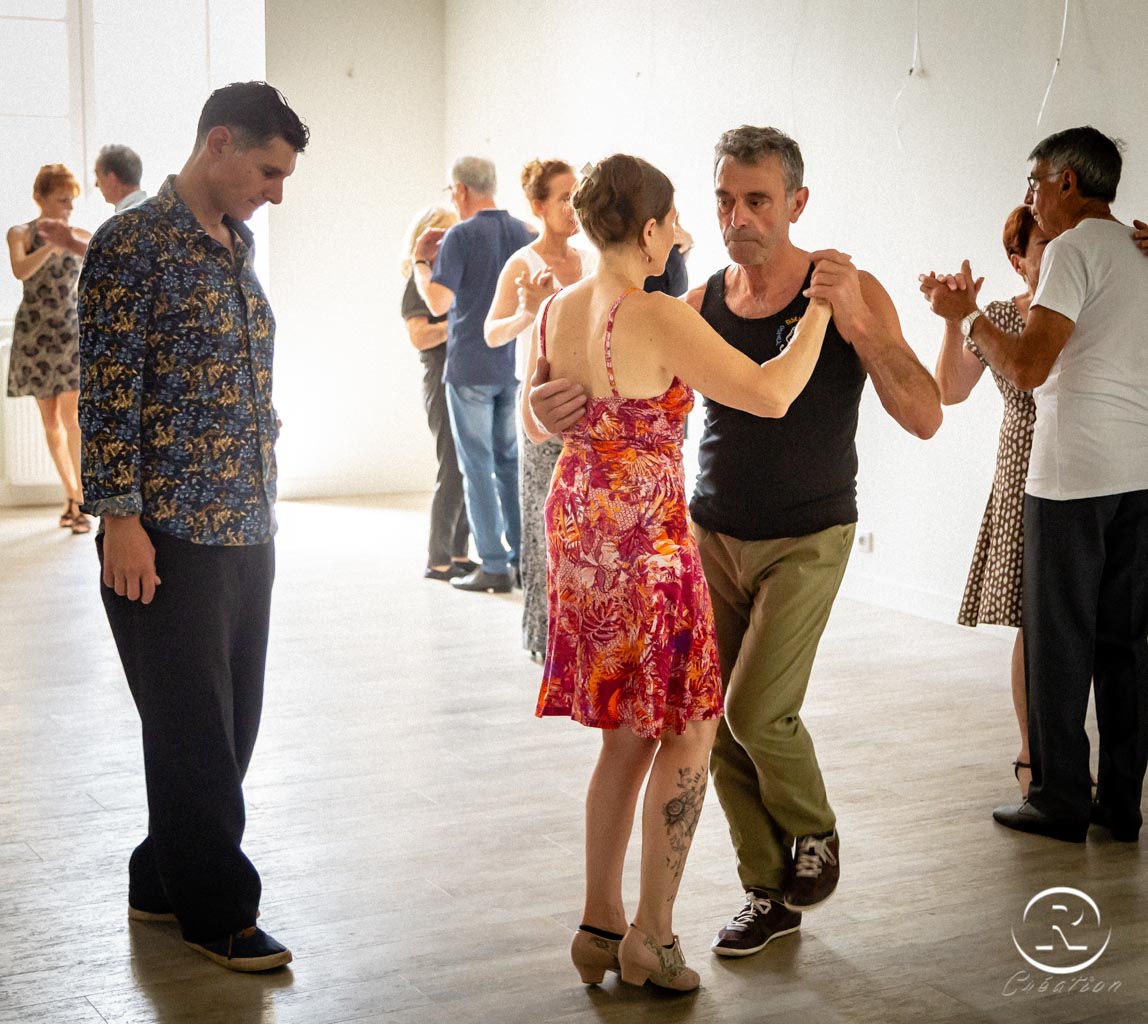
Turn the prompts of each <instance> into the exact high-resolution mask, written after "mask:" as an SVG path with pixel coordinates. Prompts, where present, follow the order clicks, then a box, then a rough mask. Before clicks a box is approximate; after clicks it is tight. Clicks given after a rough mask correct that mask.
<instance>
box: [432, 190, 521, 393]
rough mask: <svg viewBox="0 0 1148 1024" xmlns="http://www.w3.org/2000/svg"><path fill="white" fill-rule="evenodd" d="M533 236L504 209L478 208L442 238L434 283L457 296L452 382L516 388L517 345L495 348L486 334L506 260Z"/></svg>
mask: <svg viewBox="0 0 1148 1024" xmlns="http://www.w3.org/2000/svg"><path fill="white" fill-rule="evenodd" d="M534 238H535V235H534V233H533V232H532V231H531V230H530V229H529V228H528V227H527V226H526V225H525V224H524V223H523V222H522V221H520V220H519V219H518V218H517V217H512V216H510V214H509V213H507V212H506V211H505V210H479V211H478V213H476V214H475V215H474V216H473V217H471V218H470V219H469V220H464V221H463V222H462V223H461V224H456V225H455V226H454V227H452V228H451V229H450V230H449V231H448V232H447V233H446V235H445V236H444V237H443V240H442V245H441V246H440V247H439V251H438V256H437V257H436V258H435V262H434V273H433V274H431V280H432V281H434V282H435V283H436V284H441V285H442V286H443V287H444V288H449V289H450V290H451V291H452V292H454V302H452V303H451V307H450V309H449V310H448V311H447V320H446V328H447V334H446V370H445V371H444V373H443V380H445V381H446V382H447V383H448V384H500V385H501V384H513V383H514V381H515V380H516V377H515V374H514V344H515V343H514V342H513V341H512V342H510V343H509V344H508V345H503V346H501V347H500V348H491V347H490V346H489V345H487V343H486V339H485V338H484V337H483V334H482V325H483V324H484V323H485V321H486V314H487V313H489V312H490V306H491V303H492V302H494V293H495V290H496V289H497V286H498V275H499V274H500V273H501V272H502V268H503V266H504V265H505V264H506V261H507V260H508V259H510V257H511V255H512V254H514V253H516V252H517V251H518V250H519V249H521V248H522V247H523V246H524V245H526V244H527V243H529V242H532V241H534Z"/></svg>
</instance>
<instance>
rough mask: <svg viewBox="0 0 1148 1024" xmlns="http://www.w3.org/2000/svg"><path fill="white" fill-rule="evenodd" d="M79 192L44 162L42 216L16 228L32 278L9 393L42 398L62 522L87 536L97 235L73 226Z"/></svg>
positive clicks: (15, 259) (20, 268) (19, 252)
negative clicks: (80, 323)
mask: <svg viewBox="0 0 1148 1024" xmlns="http://www.w3.org/2000/svg"><path fill="white" fill-rule="evenodd" d="M79 194H80V186H79V183H78V182H77V181H76V179H75V177H74V176H73V175H72V172H71V171H69V170H68V169H67V168H66V167H65V166H64V165H63V164H47V165H46V166H44V167H41V168H40V173H39V174H37V175H36V181H35V183H34V185H33V186H32V198H33V199H34V200H35V201H36V205H37V206H39V207H40V216H39V217H37V218H36V219H35V220H34V221H31V222H30V223H28V224H17V225H16V226H15V227H13V228H10V229H9V230H8V255H9V258H10V260H11V263H12V273H13V274H15V275H16V278H17V280H20V281H23V282H24V297H23V299H22V301H21V302H20V308H19V309H17V310H16V324H15V327H14V328H13V331H12V353H11V357H10V359H9V362H8V395H9V396H10V397H18V396H20V395H31V396H32V397H34V398H35V399H36V404H37V405H38V406H39V408H40V417H41V419H42V420H43V421H44V435H45V437H46V438H47V441H48V451H49V452H50V453H51V455H52V461H53V462H54V463H55V465H56V471H57V472H58V473H59V474H60V482H61V483H62V484H63V485H64V493H65V495H66V497H67V501H68V504H67V507H66V508H65V509H64V513H63V515H61V516H60V526H62V527H67V528H69V529H71V531H72V532H73V533H87V532H88V531H89V530H90V529H91V522H90V521H89V520H88V517H87V516H85V515H84V513H83V512H81V511H80V503H81V501H83V497H82V495H81V491H80V424H79V420H78V418H77V415H76V402H77V399H78V397H79V390H80V348H79V330H78V327H77V322H76V280H77V278H78V277H79V274H80V263H81V262H82V260H83V256H84V251H85V250H86V249H87V247H88V239H89V238H91V235H90V234H89V233H88V232H87V231H83V230H81V229H79V228H73V227H71V226H70V225H69V224H68V220H69V218H70V217H71V215H72V202H73V200H75V198H76V197H77V196H78V195H79Z"/></svg>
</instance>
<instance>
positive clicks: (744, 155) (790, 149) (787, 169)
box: [714, 124, 805, 195]
mask: <svg viewBox="0 0 1148 1024" xmlns="http://www.w3.org/2000/svg"><path fill="white" fill-rule="evenodd" d="M724 156H728V157H729V158H730V159H731V160H736V161H737V162H738V163H739V164H759V163H761V161H762V160H764V159H765V158H766V157H769V156H775V157H777V159H778V160H780V161H781V173H782V174H783V175H784V176H785V192H786V194H787V195H793V193H794V192H796V191H797V190H798V189H799V188H801V186H802V184H803V182H804V180H805V161H804V160H802V159H801V149H800V148H799V147H798V145H797V143H796V142H794V141H793V139H791V138H790V137H789V136H788V135H786V134H785V132H783V131H779V130H778V129H777V128H755V127H754V126H753V125H751V124H743V125H742V126H741V127H740V128H731V129H730V130H729V131H726V132H722V135H721V138H720V139H718V141H717V145H716V146H714V174H717V168H718V164H719V163H721V159H722V157H724Z"/></svg>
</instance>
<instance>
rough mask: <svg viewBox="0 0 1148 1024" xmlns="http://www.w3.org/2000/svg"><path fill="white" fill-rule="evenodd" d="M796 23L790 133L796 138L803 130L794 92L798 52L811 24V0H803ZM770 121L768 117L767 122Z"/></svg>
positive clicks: (792, 54)
mask: <svg viewBox="0 0 1148 1024" xmlns="http://www.w3.org/2000/svg"><path fill="white" fill-rule="evenodd" d="M794 24H796V25H797V26H798V29H797V31H796V32H795V33H794V36H793V53H791V54H790V56H789V134H790V135H791V136H792V137H793V138H795V139H796V138H798V137H800V135H801V131H800V129H799V128H798V125H797V96H796V95H795V93H794V82H795V81H796V79H797V53H798V50H800V48H801V42H802V36H803V35H804V27H805V26H806V25H807V24H809V0H803V2H802V4H801V11H800V13H799V14H798V16H797V20H796V21H795V22H794ZM768 121H769V119H768V118H766V122H767V123H768Z"/></svg>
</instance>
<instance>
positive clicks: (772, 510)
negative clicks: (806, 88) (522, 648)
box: [686, 126, 941, 956]
mask: <svg viewBox="0 0 1148 1024" xmlns="http://www.w3.org/2000/svg"><path fill="white" fill-rule="evenodd" d="M803 171H804V168H803V165H802V160H801V152H800V150H799V149H798V147H797V144H796V143H795V142H794V141H793V140H792V139H790V138H789V137H788V136H786V135H784V134H783V133H782V132H779V131H777V130H775V129H772V128H752V127H749V126H742V127H741V128H737V129H734V130H732V131H729V132H726V133H725V134H724V135H723V136H722V137H721V140H720V141H719V142H718V145H717V147H716V150H715V166H714V179H715V186H716V189H715V191H716V196H717V212H718V222H719V224H720V226H721V229H722V234H723V237H724V239H725V243H726V248H727V249H728V251H729V254H730V258H731V259H732V260H733V264H732V265H731V266H729V267H727V268H726V269H725V270H722V271H719V272H718V273H716V274H714V275H713V277H711V278H710V280H709V281H708V282H707V283H706V284H705V285H704V286H702V287H700V288H696V289H694V290H693V291H691V292H690V293H689V294H688V295H687V296H686V301H687V302H689V303H690V305H692V306H693V307H694V308H695V309H697V310H698V311H699V312H700V313H701V315H702V316H703V317H704V318H705V319H706V321H707V322H708V323H709V324H710V325H711V326H712V327H713V328H714V330H716V331H717V332H718V333H719V334H720V335H721V336H722V337H723V338H725V339H726V341H728V342H729V343H730V344H731V345H733V346H734V347H735V348H737V349H739V350H740V351H742V352H744V353H745V354H746V355H748V356H749V357H750V358H751V359H753V360H755V361H756V362H759V363H760V362H764V361H766V360H768V359H771V358H772V357H774V356H776V355H777V354H778V353H779V352H781V351H782V349H783V348H784V347H785V345H786V344H787V342H788V337H789V332H790V330H791V328H792V326H793V324H795V323H796V322H797V321H798V320H799V319H800V317H801V315H802V313H804V311H805V307H806V306H807V305H808V302H809V299H810V298H812V297H817V298H825V299H828V300H829V301H830V302H831V303H832V305H833V320H832V322H831V323H830V325H829V329H828V331H827V332H826V335H825V342H824V345H823V346H822V351H821V356H820V358H819V360H818V363H817V367H816V369H815V370H814V371H813V376H812V378H811V379H810V381H809V384H808V385H807V386H806V388H805V390H804V391H803V392H802V393H801V395H800V396H798V398H797V399H796V400H795V401H794V402H793V404H792V405H791V406H790V409H789V412H788V413H787V414H786V415H785V416H784V417H783V418H782V419H761V418H759V417H756V416H751V415H749V414H747V413H743V412H739V411H738V410H736V409H730V408H727V407H726V406H723V405H720V404H719V403H717V402H712V401H709V400H707V401H706V419H705V431H704V433H703V435H702V440H701V446H700V452H699V463H700V473H699V476H698V481H697V488H696V490H695V492H694V497H693V501H692V502H691V504H690V512H691V514H692V516H693V519H694V524H695V533H696V535H697V539H698V547H699V549H700V551H701V556H702V563H703V565H704V567H705V573H706V580H707V582H708V583H709V587H710V595H711V597H712V599H713V606H714V619H715V623H716V626H717V637H718V650H719V654H720V657H721V665H722V676H723V681H724V683H725V687H726V707H725V711H726V717H725V718H724V720H723V721H722V724H721V727H720V729H719V731H718V737H717V741H716V742H715V744H714V748H713V754H712V757H711V761H710V767H711V771H712V773H713V781H714V788H715V789H716V790H717V794H718V798H719V799H720V801H721V804H722V808H723V810H724V811H725V813H726V817H727V818H728V819H729V827H730V836H731V838H732V839H733V844H734V849H735V851H736V853H737V860H738V874H739V876H740V880H741V884H742V887H743V889H744V890H745V893H746V897H745V899H746V902H745V906H744V907H743V909H742V910H741V911H740V912H739V913H737V914H736V915H735V916H734V918H733V919H732V920H731V921H730V922H729V924H728V925H726V927H724V928H722V929H721V930H720V931H719V932H718V935H717V938H716V939H715V940H714V943H713V950H714V952H715V953H718V954H719V955H722V956H747V955H749V954H751V953H756V952H757V951H758V950H760V949H763V948H764V947H765V945H766V944H767V943H768V942H770V941H771V940H772V939H774V938H777V937H779V936H781V935H786V934H789V933H790V932H794V931H796V930H797V928H798V927H799V926H800V924H801V913H802V911H805V910H812V909H813V908H815V907H817V906H820V905H821V904H822V903H823V902H825V900H826V899H828V898H829V896H830V895H831V894H832V892H833V890H834V888H835V887H836V885H837V877H838V871H839V867H838V854H839V843H838V837H837V832H836V818H835V816H834V814H833V811H832V809H831V807H830V806H829V802H828V799H827V797H826V794H825V785H824V783H823V781H822V778H821V770H820V768H819V767H818V764H817V757H816V754H815V752H814V749H813V742H812V740H811V739H810V736H809V734H808V733H807V732H806V730H805V727H804V725H803V724H802V722H801V718H800V711H801V706H802V703H803V701H804V698H805V690H806V687H807V685H808V682H809V674H810V671H811V669H812V666H813V659H814V655H815V654H816V652H817V644H818V642H819V640H820V639H821V633H822V631H823V629H824V627H825V623H826V621H827V619H828V618H829V612H830V610H831V608H832V605H833V600H834V598H835V596H836V594H837V589H838V586H839V585H840V583H841V578H842V576H843V575H844V573H845V565H846V563H847V561H848V559H849V552H850V551H851V550H852V546H853V531H854V528H855V526H856V521H857V489H856V478H857V450H856V445H855V443H854V442H855V436H856V432H857V410H858V406H859V403H860V400H861V392H862V389H863V387H864V384H865V378H866V376H869V377H871V378H872V380H873V384H874V387H875V388H876V389H877V394H878V396H879V397H880V399H881V404H882V405H883V406H884V407H885V409H886V410H887V411H888V412H889V413H890V415H892V416H893V418H894V419H896V420H897V422H898V423H900V424H901V425H902V426H903V427H904V428H905V429H906V430H908V431H909V432H910V433H912V434H915V435H917V436H918V437H923V438H924V437H930V436H931V435H932V434H933V433H935V432H936V430H937V428H938V427H939V426H940V423H941V408H940V396H939V393H938V390H937V386H936V384H935V383H934V381H933V379H932V377H931V376H930V375H929V373H928V371H927V370H926V369H925V368H924V367H923V366H922V365H921V363H920V362H919V361H918V360H917V358H916V356H915V355H914V354H913V351H912V349H910V348H909V346H908V344H907V343H906V342H905V340H904V338H903V337H902V335H901V330H900V325H899V323H898V320H897V313H896V310H895V309H894V308H893V304H892V302H891V300H890V299H889V296H888V295H887V294H886V292H885V290H884V289H883V288H882V287H881V285H880V284H879V283H878V282H877V281H876V280H875V279H874V278H873V277H872V276H871V275H869V274H865V273H861V272H858V271H857V270H856V268H854V267H853V266H852V265H851V264H847V265H844V266H842V265H841V264H832V263H830V261H826V262H825V263H822V264H821V267H819V270H820V269H821V268H827V269H830V270H831V271H832V275H831V276H832V280H831V281H830V283H828V284H824V285H822V284H819V285H818V286H816V287H813V288H811V287H810V274H811V271H812V267H813V264H814V262H816V261H817V260H818V256H819V254H818V253H808V252H805V251H803V250H801V249H798V248H797V247H796V246H794V245H793V243H792V242H791V241H790V239H789V226H790V224H794V223H796V222H797V219H798V218H799V217H800V216H801V213H802V211H803V210H804V208H805V203H806V201H807V199H808V190H807V189H806V188H804V187H803V186H802V175H803ZM820 277H821V274H820V273H819V278H820Z"/></svg>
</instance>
